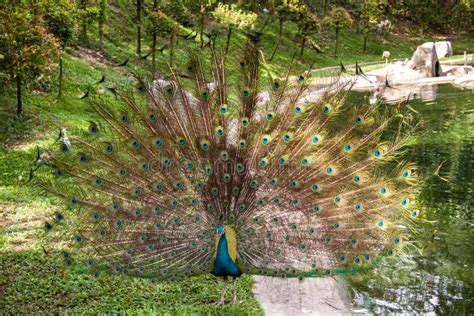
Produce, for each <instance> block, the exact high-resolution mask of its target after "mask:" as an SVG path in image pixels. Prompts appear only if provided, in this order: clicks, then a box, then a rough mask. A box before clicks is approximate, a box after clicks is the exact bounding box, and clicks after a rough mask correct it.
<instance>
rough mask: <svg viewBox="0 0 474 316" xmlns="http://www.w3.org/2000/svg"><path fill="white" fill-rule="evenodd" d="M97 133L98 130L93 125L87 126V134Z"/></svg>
mask: <svg viewBox="0 0 474 316" xmlns="http://www.w3.org/2000/svg"><path fill="white" fill-rule="evenodd" d="M98 131H99V128H98V127H97V125H96V124H95V123H91V124H90V125H89V132H91V133H93V134H96V133H97V132H98Z"/></svg>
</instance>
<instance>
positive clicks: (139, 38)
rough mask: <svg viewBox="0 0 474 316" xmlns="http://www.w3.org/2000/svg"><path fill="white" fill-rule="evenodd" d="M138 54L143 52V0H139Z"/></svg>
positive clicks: (137, 19)
mask: <svg viewBox="0 0 474 316" xmlns="http://www.w3.org/2000/svg"><path fill="white" fill-rule="evenodd" d="M136 22H137V54H141V52H142V0H137V16H136Z"/></svg>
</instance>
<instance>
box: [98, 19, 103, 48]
mask: <svg viewBox="0 0 474 316" xmlns="http://www.w3.org/2000/svg"><path fill="white" fill-rule="evenodd" d="M99 49H100V50H104V23H103V22H99Z"/></svg>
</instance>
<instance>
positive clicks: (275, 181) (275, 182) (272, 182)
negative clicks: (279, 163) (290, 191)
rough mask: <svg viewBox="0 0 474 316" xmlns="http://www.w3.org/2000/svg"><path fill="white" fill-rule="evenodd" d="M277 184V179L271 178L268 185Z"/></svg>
mask: <svg viewBox="0 0 474 316" xmlns="http://www.w3.org/2000/svg"><path fill="white" fill-rule="evenodd" d="M277 184H278V178H272V179H270V185H271V186H275V185H277Z"/></svg>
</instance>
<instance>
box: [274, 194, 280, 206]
mask: <svg viewBox="0 0 474 316" xmlns="http://www.w3.org/2000/svg"><path fill="white" fill-rule="evenodd" d="M280 202H281V199H280V198H279V197H278V196H277V197H274V198H273V203H274V204H277V205H278V204H280Z"/></svg>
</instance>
